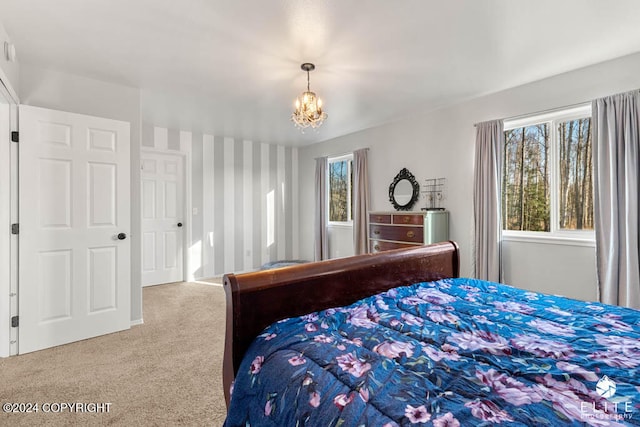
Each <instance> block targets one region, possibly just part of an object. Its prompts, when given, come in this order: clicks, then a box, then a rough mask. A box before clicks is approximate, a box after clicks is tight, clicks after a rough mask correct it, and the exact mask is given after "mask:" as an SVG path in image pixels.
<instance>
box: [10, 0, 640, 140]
mask: <svg viewBox="0 0 640 427" xmlns="http://www.w3.org/2000/svg"><path fill="white" fill-rule="evenodd" d="M638 17H640V1H637V0H561V1H559V0H457V1H452V0H398V1H389V0H368V1H362V0H279V1H276V0H236V1H228V0H226V1H225V0H55V1H51V0H29V1H25V0H0V21H2V23H3V24H4V26H5V28H6V29H7V32H8V33H9V35H10V37H11V38H12V40H13V42H14V44H15V45H16V50H17V54H18V60H19V61H20V63H24V64H31V65H36V66H42V67H47V68H52V69H57V70H61V71H66V72H70V73H74V74H79V75H83V76H87V77H92V78H96V79H100V80H105V81H110V82H115V83H120V84H124V85H128V86H133V87H138V88H140V89H141V94H142V95H141V99H142V118H143V120H145V121H148V122H151V123H154V124H156V125H164V126H169V127H173V128H180V129H185V130H187V129H192V130H200V131H205V132H210V133H214V134H216V135H226V136H235V137H238V138H245V139H251V140H254V141H263V142H271V143H281V144H288V145H289V144H290V145H306V144H309V143H312V142H318V141H323V140H327V139H330V138H334V137H337V136H340V135H344V134H347V133H351V132H354V131H358V130H361V129H364V128H368V127H372V126H376V125H379V124H382V123H385V122H389V121H393V120H397V119H399V118H401V117H405V116H406V115H410V114H414V113H415V112H417V111H424V110H430V109H434V108H438V107H442V106H446V105H450V104H453V103H457V102H460V101H462V100H465V99H469V98H472V97H476V96H479V95H483V94H487V93H491V92H496V91H499V90H502V89H506V88H509V87H513V86H517V85H520V84H524V83H527V82H531V81H534V80H538V79H541V78H544V77H548V76H551V75H555V74H559V73H562V72H565V71H569V70H572V69H576V68H579V67H583V66H587V65H590V64H594V63H597V62H602V61H605V60H608V59H612V58H615V57H619V56H623V55H626V54H630V53H634V52H638V51H640V25H639V24H638ZM302 62H313V63H315V64H316V71H314V72H312V73H311V89H312V90H314V91H315V92H317V93H318V95H319V96H320V97H321V98H322V99H323V101H324V106H325V109H326V111H327V113H328V114H329V118H328V120H327V121H326V123H325V124H324V125H323V126H322V127H321V128H320V129H319V131H318V132H316V131H311V130H309V131H306V133H305V134H304V135H302V134H301V133H300V131H299V130H297V129H295V128H294V127H293V124H292V123H291V122H290V121H289V117H290V115H291V111H292V109H293V101H294V99H295V97H296V96H297V95H298V94H299V93H300V92H301V91H302V90H303V89H304V88H305V86H306V74H305V73H304V72H302V71H301V70H300V64H301V63H302Z"/></svg>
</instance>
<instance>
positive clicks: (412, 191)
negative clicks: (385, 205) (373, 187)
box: [389, 168, 420, 211]
mask: <svg viewBox="0 0 640 427" xmlns="http://www.w3.org/2000/svg"><path fill="white" fill-rule="evenodd" d="M419 194H420V184H418V182H417V181H416V178H415V177H414V176H413V174H412V173H411V172H409V171H408V170H407V168H403V169H402V170H401V171H400V172H399V173H398V175H396V177H395V178H393V182H392V183H391V185H390V186H389V201H390V202H391V204H392V205H393V207H394V208H396V210H399V211H408V210H410V209H411V208H412V207H413V205H414V204H415V203H416V202H417V201H418V196H419Z"/></svg>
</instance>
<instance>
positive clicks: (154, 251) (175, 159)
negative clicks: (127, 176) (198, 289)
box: [140, 153, 185, 286]
mask: <svg viewBox="0 0 640 427" xmlns="http://www.w3.org/2000/svg"><path fill="white" fill-rule="evenodd" d="M141 158H142V160H141V172H140V176H141V185H142V188H141V191H140V194H141V195H142V286H150V285H158V284H161V283H171V282H178V281H181V280H183V278H184V276H183V272H182V265H183V262H182V260H183V254H182V250H183V240H184V237H183V235H184V231H183V230H184V229H185V227H184V219H183V218H184V217H183V215H184V202H183V201H184V197H183V195H184V172H183V171H184V168H183V159H182V156H176V155H170V154H157V153H142V156H141Z"/></svg>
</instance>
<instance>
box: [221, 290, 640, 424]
mask: <svg viewBox="0 0 640 427" xmlns="http://www.w3.org/2000/svg"><path fill="white" fill-rule="evenodd" d="M493 424H503V425H527V426H530V425H536V426H558V425H565V424H574V425H594V426H605V425H627V424H635V425H640V312H639V311H635V310H631V309H625V308H621V307H614V306H608V305H603V304H598V303H587V302H580V301H575V300H570V299H566V298H562V297H557V296H550V295H544V294H537V293H533V292H525V291H522V290H519V289H516V288H512V287H509V286H505V285H500V284H496V283H489V282H483V281H478V280H473V279H447V280H442V281H438V282H430V283H418V284H415V285H412V286H407V287H402V288H396V289H392V290H390V291H388V292H385V293H382V294H379V295H375V296H372V297H369V298H366V299H364V300H361V301H359V302H357V303H355V304H353V305H351V306H348V307H342V308H333V309H329V310H324V311H321V312H318V313H312V314H309V315H306V316H303V317H299V318H292V319H286V320H282V321H280V322H277V323H275V324H273V325H271V326H270V327H268V328H267V329H265V331H264V332H263V333H262V334H261V335H260V336H259V337H257V338H256V340H255V341H254V343H253V344H252V345H251V347H250V349H249V350H248V352H247V354H246V355H245V358H244V360H243V362H242V364H241V366H240V369H239V372H238V376H237V378H236V381H235V383H234V388H233V393H232V399H231V404H230V407H229V413H228V417H227V420H226V425H227V426H229V427H231V426H278V427H281V426H343V427H347V426H381V427H382V426H385V427H390V426H408V425H433V426H436V427H444V426H461V425H471V426H482V425H493Z"/></svg>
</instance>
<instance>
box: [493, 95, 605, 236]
mask: <svg viewBox="0 0 640 427" xmlns="http://www.w3.org/2000/svg"><path fill="white" fill-rule="evenodd" d="M591 129H592V122H591V106H590V105H584V106H580V107H575V108H571V109H566V110H562V111H555V112H552V113H546V114H541V115H536V116H531V117H525V118H521V119H517V120H506V121H505V123H504V152H503V155H504V157H503V164H502V229H503V230H504V233H503V235H504V236H505V237H506V238H509V237H511V238H514V237H515V238H517V237H521V238H532V237H541V238H560V239H579V240H589V241H590V240H593V238H594V233H593V166H592V161H591V158H592V136H591V135H592V130H591Z"/></svg>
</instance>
